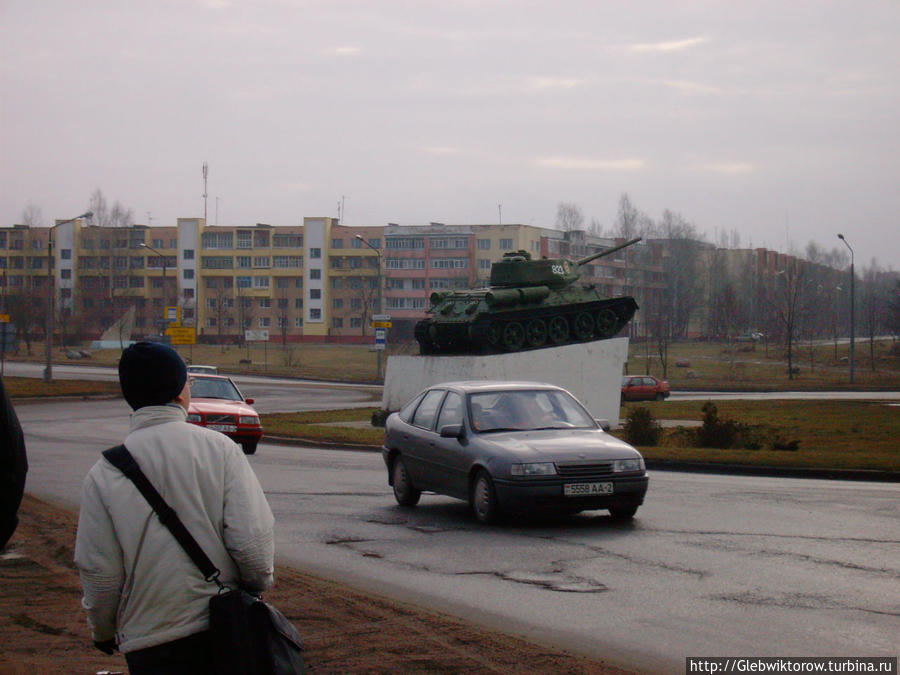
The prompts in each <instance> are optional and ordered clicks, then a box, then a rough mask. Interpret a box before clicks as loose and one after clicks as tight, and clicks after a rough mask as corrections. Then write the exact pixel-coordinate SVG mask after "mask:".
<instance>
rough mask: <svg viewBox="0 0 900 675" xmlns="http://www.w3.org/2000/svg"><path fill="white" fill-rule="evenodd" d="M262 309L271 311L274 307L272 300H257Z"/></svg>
mask: <svg viewBox="0 0 900 675" xmlns="http://www.w3.org/2000/svg"><path fill="white" fill-rule="evenodd" d="M257 299H258V300H259V308H260V309H269V308H270V307H271V306H272V298H257Z"/></svg>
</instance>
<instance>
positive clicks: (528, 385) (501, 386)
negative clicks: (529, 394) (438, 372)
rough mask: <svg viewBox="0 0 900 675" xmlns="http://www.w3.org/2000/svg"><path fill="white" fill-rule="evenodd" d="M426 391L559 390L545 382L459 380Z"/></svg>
mask: <svg viewBox="0 0 900 675" xmlns="http://www.w3.org/2000/svg"><path fill="white" fill-rule="evenodd" d="M426 389H455V390H457V391H461V392H464V393H467V394H470V393H475V392H482V391H514V390H517V389H560V390H562V389H563V388H562V387H558V386H557V385H555V384H549V383H547V382H529V381H525V380H522V381H512V382H510V381H507V380H460V381H455V382H441V383H439V384H433V385H431V386H430V387H426Z"/></svg>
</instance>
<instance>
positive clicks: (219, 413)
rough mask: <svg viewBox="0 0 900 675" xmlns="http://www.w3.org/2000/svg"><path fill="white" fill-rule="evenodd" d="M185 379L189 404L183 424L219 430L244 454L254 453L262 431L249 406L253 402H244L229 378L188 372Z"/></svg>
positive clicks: (255, 414)
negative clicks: (187, 384)
mask: <svg viewBox="0 0 900 675" xmlns="http://www.w3.org/2000/svg"><path fill="white" fill-rule="evenodd" d="M188 379H189V380H190V383H191V405H190V406H189V407H188V416H187V421H188V422H190V423H191V424H197V425H199V426H201V427H206V428H207V429H213V430H215V431H221V432H222V433H223V434H225V435H226V436H228V437H229V438H231V439H232V440H234V441H235V442H236V443H240V445H241V447H242V448H244V452H245V453H247V454H248V455H252V454H253V453H254V452H256V445H257V443H259V439H260V438H262V435H263V430H262V425H261V424H260V423H259V415H258V414H257V412H256V411H255V410H254V409H253V408H252V407H251V405H250V404H251V403H253V399H252V398H247V399H245V398H244V397H243V396H242V395H241V392H240V391H239V390H238V388H237V386H236V385H235V384H234V382H232V381H231V378H230V377H224V376H222V375H197V374H194V373H190V374H189V375H188Z"/></svg>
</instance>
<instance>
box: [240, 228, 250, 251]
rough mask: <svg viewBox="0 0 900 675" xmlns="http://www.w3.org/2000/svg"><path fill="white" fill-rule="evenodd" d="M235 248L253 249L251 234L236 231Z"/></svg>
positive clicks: (244, 231)
mask: <svg viewBox="0 0 900 675" xmlns="http://www.w3.org/2000/svg"><path fill="white" fill-rule="evenodd" d="M237 247H238V248H253V233H252V232H247V231H246V230H238V231H237Z"/></svg>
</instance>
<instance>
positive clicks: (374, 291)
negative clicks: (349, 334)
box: [348, 277, 378, 337]
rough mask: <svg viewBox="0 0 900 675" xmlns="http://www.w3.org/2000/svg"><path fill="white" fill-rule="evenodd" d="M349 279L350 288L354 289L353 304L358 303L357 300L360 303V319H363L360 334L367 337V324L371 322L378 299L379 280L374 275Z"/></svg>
mask: <svg viewBox="0 0 900 675" xmlns="http://www.w3.org/2000/svg"><path fill="white" fill-rule="evenodd" d="M348 281H349V283H350V288H351V289H352V290H353V297H352V298H351V302H353V305H356V304H357V302H356V301H358V303H359V308H358V309H359V313H360V320H361V321H362V325H361V326H360V329H361V332H360V335H362V336H363V337H365V335H366V326H367V325H368V324H369V317H371V316H372V314H373V312H374V307H375V303H376V301H377V299H378V281H377V279H375V278H374V277H350V278H349V279H348ZM373 282H374V283H373ZM354 309H355V307H354Z"/></svg>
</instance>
